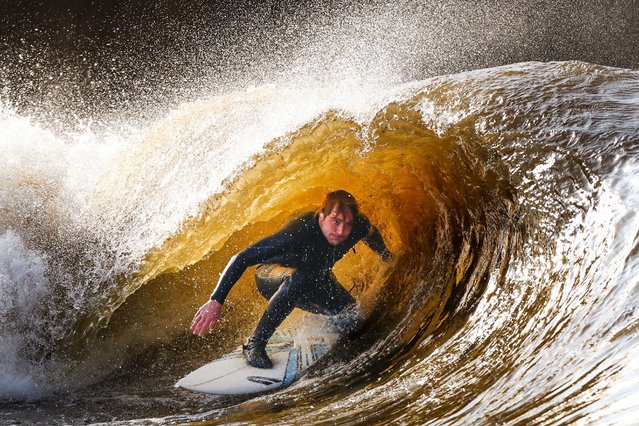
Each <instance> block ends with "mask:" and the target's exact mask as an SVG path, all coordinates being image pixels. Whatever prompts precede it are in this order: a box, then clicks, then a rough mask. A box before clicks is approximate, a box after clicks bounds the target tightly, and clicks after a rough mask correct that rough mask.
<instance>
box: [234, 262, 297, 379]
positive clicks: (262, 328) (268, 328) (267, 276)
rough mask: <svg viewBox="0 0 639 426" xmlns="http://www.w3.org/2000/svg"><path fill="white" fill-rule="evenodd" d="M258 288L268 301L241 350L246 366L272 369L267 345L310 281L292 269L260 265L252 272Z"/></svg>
mask: <svg viewBox="0 0 639 426" xmlns="http://www.w3.org/2000/svg"><path fill="white" fill-rule="evenodd" d="M255 281H256V284H257V288H258V290H259V291H260V293H262V295H263V296H264V297H265V298H266V299H267V300H268V301H269V303H268V306H267V307H266V310H265V311H264V314H262V317H261V318H260V321H259V323H258V324H257V327H256V328H255V331H254V332H253V335H252V336H251V337H250V338H249V340H248V342H247V343H246V345H244V347H243V353H244V356H245V357H246V360H247V361H248V363H249V364H250V365H252V366H254V367H258V368H271V367H272V366H273V364H272V362H271V360H270V359H269V358H268V355H267V354H266V349H265V348H266V343H267V342H268V339H269V338H270V337H271V336H272V335H273V333H274V332H275V330H276V329H277V327H279V326H280V324H281V323H282V322H283V321H284V320H285V319H286V317H287V316H288V315H289V314H290V313H291V312H292V311H293V309H294V308H295V306H296V303H297V300H298V299H299V297H300V294H301V292H303V291H304V284H305V283H306V282H308V281H309V279H308V277H307V274H306V273H304V272H302V271H299V270H296V269H294V268H286V267H283V266H279V265H262V266H260V267H258V268H257V270H256V271H255Z"/></svg>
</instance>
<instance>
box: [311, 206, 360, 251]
mask: <svg viewBox="0 0 639 426" xmlns="http://www.w3.org/2000/svg"><path fill="white" fill-rule="evenodd" d="M319 224H320V228H322V234H324V237H325V238H326V240H327V241H328V242H329V244H332V245H334V246H336V245H338V244H340V243H341V242H343V241H344V240H346V239H347V238H348V236H349V235H350V234H351V231H352V230H353V213H351V211H350V210H347V211H346V215H344V214H343V213H340V212H339V211H338V210H337V205H336V206H335V207H333V210H332V211H331V213H330V214H329V215H328V216H324V213H322V212H320V214H319Z"/></svg>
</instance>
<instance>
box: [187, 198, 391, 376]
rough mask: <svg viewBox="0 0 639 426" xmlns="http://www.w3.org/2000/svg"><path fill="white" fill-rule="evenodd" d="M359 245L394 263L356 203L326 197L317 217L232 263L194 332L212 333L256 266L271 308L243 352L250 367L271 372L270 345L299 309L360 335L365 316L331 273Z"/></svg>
mask: <svg viewBox="0 0 639 426" xmlns="http://www.w3.org/2000/svg"><path fill="white" fill-rule="evenodd" d="M360 240H362V241H364V243H365V244H366V245H367V246H368V247H370V248H371V249H372V250H373V251H374V252H375V253H377V254H378V255H379V256H380V257H381V258H382V259H383V260H384V261H389V260H391V258H392V255H391V252H390V251H389V250H388V248H387V247H386V244H385V243H384V240H383V239H382V236H381V234H380V232H379V230H378V229H377V228H376V227H374V226H373V225H371V223H370V222H369V220H368V218H367V217H366V216H364V215H363V214H360V212H359V207H358V205H357V202H356V201H355V198H354V197H353V196H352V195H351V194H349V193H348V192H346V191H343V190H339V191H335V192H330V193H328V194H327V196H326V199H325V200H324V203H323V204H322V207H321V208H320V209H319V211H318V212H308V213H304V214H302V215H300V216H298V217H297V218H295V219H293V220H292V221H291V222H289V223H288V224H287V225H286V226H284V228H282V229H281V230H279V231H278V232H276V233H275V234H273V235H271V236H269V237H267V238H264V239H263V240H261V241H258V242H257V243H255V244H253V245H251V246H249V247H248V248H246V249H245V250H243V251H242V252H240V253H238V254H236V255H235V256H233V257H231V259H230V260H229V262H228V264H227V265H226V268H225V269H224V271H223V272H222V274H221V276H220V279H219V281H218V283H217V286H216V287H215V290H214V291H213V294H212V295H211V298H210V299H209V301H208V302H206V303H205V304H204V305H202V306H201V307H200V309H199V310H198V311H197V313H196V314H195V317H194V318H193V322H192V324H191V330H192V331H193V333H194V334H197V335H199V336H200V337H202V336H203V335H204V333H206V330H213V327H214V326H215V323H216V322H217V320H218V319H219V317H220V313H221V311H222V305H223V304H224V301H225V300H226V297H227V295H228V294H229V292H230V291H231V288H232V287H233V285H234V284H235V283H236V282H237V281H238V280H239V279H240V277H241V276H242V274H243V273H244V271H245V270H246V269H247V268H248V267H250V266H253V265H257V264H260V266H258V268H257V269H256V271H255V281H256V284H257V288H258V290H259V291H260V293H261V294H262V295H263V296H264V297H265V298H266V299H267V300H268V301H269V303H268V306H267V308H266V310H265V312H264V314H263V315H262V317H261V319H260V321H259V323H258V325H257V327H256V329H255V331H254V332H253V335H252V336H251V337H250V338H249V339H248V341H247V343H246V344H245V345H243V347H242V348H243V351H242V352H243V354H244V357H245V358H246V360H247V362H248V363H249V364H250V365H252V366H253V367H258V368H271V367H272V366H273V364H272V362H271V360H270V359H269V357H268V355H267V354H266V343H267V342H268V339H269V338H270V337H271V336H272V335H273V333H274V332H275V330H276V329H277V327H278V326H279V325H280V324H281V323H282V322H283V321H284V319H285V318H286V317H287V316H288V315H289V314H290V313H291V312H292V311H293V309H294V308H296V307H297V308H301V309H303V310H306V311H309V312H312V313H316V314H323V315H330V316H339V317H344V318H346V321H338V322H336V325H337V326H338V328H339V329H340V331H341V332H344V333H348V332H352V331H354V330H356V329H357V328H359V327H361V325H362V323H363V316H362V314H361V311H360V310H359V308H358V305H357V302H356V301H355V299H354V298H353V296H351V294H350V293H349V292H348V291H347V290H346V289H345V288H344V287H343V286H342V285H341V284H340V283H339V282H338V281H337V278H336V277H335V275H334V274H333V272H332V268H333V265H334V264H335V263H336V262H337V261H338V260H340V259H341V258H342V257H343V256H344V255H345V254H346V253H347V252H348V251H349V250H350V249H352V248H353V246H354V245H355V244H356V243H357V242H358V241H360ZM353 250H354V249H353Z"/></svg>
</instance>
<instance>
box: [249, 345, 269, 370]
mask: <svg viewBox="0 0 639 426" xmlns="http://www.w3.org/2000/svg"><path fill="white" fill-rule="evenodd" d="M242 353H243V354H244V358H246V362H248V363H249V365H250V366H252V367H256V368H273V363H272V362H271V360H270V358H269V357H268V355H266V347H264V346H259V345H256V344H255V343H253V342H251V340H249V341H248V342H247V343H246V345H242Z"/></svg>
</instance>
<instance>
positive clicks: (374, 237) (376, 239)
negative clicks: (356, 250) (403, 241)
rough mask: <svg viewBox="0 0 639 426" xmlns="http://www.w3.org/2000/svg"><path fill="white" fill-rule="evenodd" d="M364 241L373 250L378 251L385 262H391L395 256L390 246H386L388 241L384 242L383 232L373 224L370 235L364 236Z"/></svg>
mask: <svg viewBox="0 0 639 426" xmlns="http://www.w3.org/2000/svg"><path fill="white" fill-rule="evenodd" d="M362 241H364V244H366V245H367V246H368V247H370V249H371V250H373V251H374V252H375V253H377V254H378V255H379V257H381V258H382V260H383V261H384V262H389V261H390V260H391V259H392V258H393V254H392V253H391V252H390V250H388V247H386V243H384V239H383V238H382V234H381V233H380V232H379V230H378V229H377V228H376V227H374V226H373V225H371V226H370V230H369V231H368V235H367V236H366V237H364V239H363V240H362Z"/></svg>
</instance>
